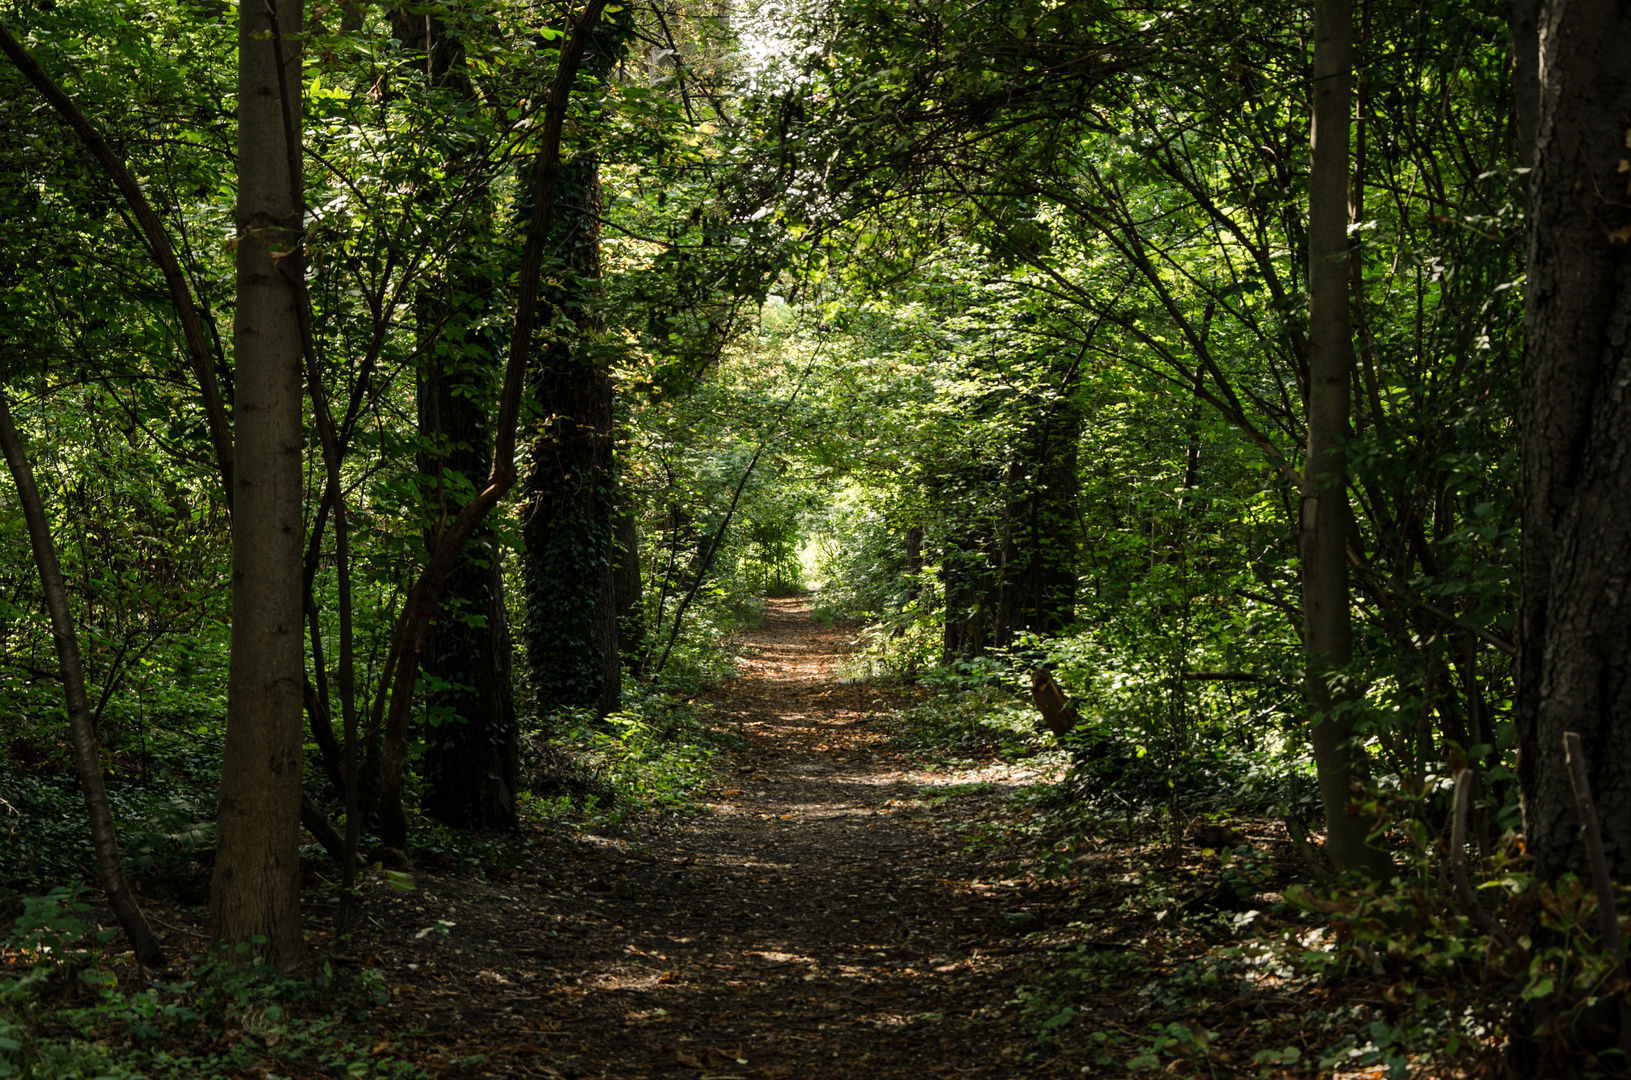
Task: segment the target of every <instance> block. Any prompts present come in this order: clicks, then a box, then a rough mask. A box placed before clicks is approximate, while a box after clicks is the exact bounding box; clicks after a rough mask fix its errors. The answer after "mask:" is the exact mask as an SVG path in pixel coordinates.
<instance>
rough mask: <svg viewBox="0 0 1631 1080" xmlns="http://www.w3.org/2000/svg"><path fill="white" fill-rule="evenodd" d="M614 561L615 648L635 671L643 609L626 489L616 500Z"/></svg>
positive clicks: (642, 639)
mask: <svg viewBox="0 0 1631 1080" xmlns="http://www.w3.org/2000/svg"><path fill="white" fill-rule="evenodd" d="M614 531H615V534H616V540H617V553H616V562H615V563H614V564H613V567H612V584H613V588H614V593H615V595H614V604H613V606H614V608H615V609H616V611H617V651H618V653H620V654H621V655H622V657H623V663H624V665H625V666H627V667H629V668H631V669H632V670H633V671H634V673H635V674H636V675H639V674H640V673H641V672H640V658H641V657H642V656H644V655H645V651H646V609H645V605H644V604H643V603H642V602H641V596H640V582H641V575H640V520H639V518H637V517H636V516H635V513H634V503H633V501H632V500H631V499H630V498H629V496H628V494H627V493H624V494H622V495H621V496H620V497H619V498H618V501H617V524H616V528H615V530H614Z"/></svg>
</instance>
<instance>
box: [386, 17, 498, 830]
mask: <svg viewBox="0 0 1631 1080" xmlns="http://www.w3.org/2000/svg"><path fill="white" fill-rule="evenodd" d="M390 15H391V27H392V31H393V33H395V35H396V36H397V39H398V40H399V41H401V42H402V47H403V49H404V50H406V51H409V52H410V53H411V54H413V60H412V61H411V64H412V66H413V67H415V68H422V70H423V72H424V74H425V76H426V77H427V78H428V80H429V81H430V82H431V83H432V84H433V85H436V86H445V87H448V88H450V89H452V90H454V91H455V92H457V93H458V94H459V95H460V96H461V97H462V98H464V99H465V100H467V101H472V102H474V101H476V100H477V95H476V93H475V90H474V88H473V87H472V86H471V85H470V82H469V80H468V77H467V73H466V67H465V49H464V43H463V42H462V41H461V40H460V38H459V37H458V35H456V34H454V33H451V32H450V31H449V29H448V28H447V27H446V26H445V25H444V24H443V23H442V22H441V20H439V19H437V18H435V17H433V16H428V15H425V16H419V15H409V14H408V13H407V11H406V9H400V8H399V9H396V10H393V11H392V12H391V13H390ZM450 146H452V147H453V149H452V150H451V152H450V157H449V165H450V167H454V168H458V167H460V165H461V162H460V160H459V159H460V158H468V159H471V160H474V159H475V158H477V157H478V156H479V154H480V153H481V152H482V151H483V147H481V146H479V145H468V141H467V144H466V145H464V146H462V147H461V146H460V145H459V144H458V143H457V142H450ZM471 198H472V199H476V200H480V201H482V202H486V201H487V197H486V191H485V189H483V190H480V191H476V192H473V193H472V195H471ZM471 218H472V219H473V220H477V221H483V220H490V215H487V214H481V213H476V214H472V215H471ZM480 240H481V238H480V237H479V235H478V236H477V237H475V238H472V241H471V242H467V243H466V244H465V245H463V246H462V247H461V249H460V251H459V252H457V253H456V254H455V255H454V256H453V257H452V258H451V259H450V260H449V261H450V265H449V267H448V269H447V271H446V273H445V275H444V276H443V278H442V280H441V282H440V283H439V284H440V288H439V289H435V290H427V292H426V293H425V294H424V295H423V296H422V297H421V299H420V302H419V305H418V318H419V323H420V341H421V345H422V346H423V347H424V352H425V359H424V366H423V369H422V373H421V376H420V379H419V386H418V409H419V433H420V437H421V439H422V440H423V445H424V449H423V450H422V452H421V453H420V457H419V471H420V475H421V485H422V487H423V489H424V491H425V496H426V504H427V505H428V506H430V507H431V513H432V520H431V521H430V522H429V532H430V534H431V540H432V542H433V543H434V538H435V534H436V532H437V530H438V529H439V528H440V527H441V526H442V525H443V524H444V523H445V522H447V521H449V520H451V519H452V518H453V517H454V516H456V515H457V514H458V512H459V510H460V508H461V507H463V506H464V504H465V502H466V501H467V500H468V499H469V497H470V495H471V494H472V493H474V491H475V490H476V488H477V487H479V486H480V485H481V484H482V482H483V481H484V480H485V478H486V476H487V471H488V467H489V465H490V463H491V460H492V453H493V438H492V431H491V426H490V424H491V421H490V416H489V412H490V404H491V402H492V400H493V399H494V397H495V396H496V392H497V385H496V384H497V380H498V378H499V372H500V371H501V370H502V360H503V358H502V356H501V352H502V345H501V343H500V337H501V334H500V332H498V330H497V329H496V326H495V325H494V324H493V320H494V315H493V311H492V303H491V300H492V296H493V292H494V281H493V279H494V277H495V274H494V273H493V272H492V268H491V267H490V266H484V265H483V264H482V262H481V258H480V256H481V254H482V252H483V251H484V250H485V249H486V248H487V245H485V244H483V243H481V242H480ZM499 552H500V547H499V544H498V538H497V533H496V531H495V529H494V528H493V526H492V524H491V523H490V522H484V523H483V524H482V525H480V526H478V527H477V529H476V532H475V534H474V535H473V536H471V538H470V540H469V542H468V543H467V544H466V545H465V546H464V548H463V549H462V550H461V552H460V554H459V559H458V564H457V566H455V568H454V569H453V571H452V572H451V573H450V574H449V575H448V579H447V584H446V586H445V589H444V591H443V594H442V602H441V605H440V607H439V608H438V611H437V614H436V617H435V620H434V621H433V622H432V624H431V627H430V630H429V633H428V635H427V637H426V639H425V644H424V653H423V660H422V666H421V680H422V683H423V687H424V693H425V720H426V722H425V725H424V730H423V733H422V735H423V739H424V742H425V747H426V755H425V760H426V767H425V772H426V776H425V779H426V784H427V787H426V792H425V798H424V808H425V810H426V811H428V812H429V813H430V814H431V815H433V816H434V817H436V818H437V819H438V820H440V821H442V822H445V823H446V824H448V825H453V826H457V827H459V828H469V829H481V828H508V827H510V826H513V825H514V824H515V794H516V786H517V783H518V771H519V766H518V761H519V747H518V743H517V732H516V715H515V695H514V691H513V689H512V684H511V680H510V652H511V641H510V630H509V619H508V616H507V614H506V611H505V605H504V577H503V567H502V564H501V561H500V555H499Z"/></svg>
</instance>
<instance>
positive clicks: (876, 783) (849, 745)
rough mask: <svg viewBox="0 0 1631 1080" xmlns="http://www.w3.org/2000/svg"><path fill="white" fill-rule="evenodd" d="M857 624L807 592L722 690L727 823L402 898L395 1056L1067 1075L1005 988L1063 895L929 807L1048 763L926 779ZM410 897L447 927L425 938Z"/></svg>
mask: <svg viewBox="0 0 1631 1080" xmlns="http://www.w3.org/2000/svg"><path fill="white" fill-rule="evenodd" d="M847 638H848V635H847V634H845V633H844V632H843V631H842V630H833V629H825V628H822V627H819V626H817V625H816V624H814V623H813V622H812V621H811V620H810V619H809V616H808V611H807V610H806V609H805V606H804V603H803V601H801V600H798V599H780V600H772V601H770V607H769V611H768V614H767V617H766V619H765V621H764V623H763V625H762V626H761V627H760V628H759V629H758V630H756V631H754V632H752V633H749V634H745V635H742V637H741V638H740V639H739V645H740V646H741V648H742V651H743V654H744V655H743V659H742V662H741V665H742V667H743V675H742V677H741V678H740V679H738V680H735V681H733V682H732V683H731V684H730V685H729V686H728V687H726V688H724V689H722V690H720V691H717V692H716V693H714V694H711V695H709V696H708V697H707V699H706V700H709V702H710V704H711V705H712V706H713V708H714V709H715V710H716V712H717V713H718V714H720V715H721V716H722V717H724V718H726V719H729V720H732V721H734V722H737V723H739V724H740V726H741V729H742V731H743V733H744V734H745V735H746V736H747V738H748V740H749V743H750V749H748V750H747V751H745V752H743V753H740V754H739V755H737V757H736V762H735V770H734V776H733V777H732V778H731V779H730V780H729V786H726V787H723V788H721V789H720V790H719V791H718V792H716V793H715V794H714V796H713V798H714V800H715V801H714V802H713V804H712V805H713V812H712V813H709V814H706V815H701V816H699V817H697V818H694V819H690V820H689V821H687V822H685V823H684V824H680V825H672V824H671V825H669V826H667V827H665V828H664V829H663V830H661V831H660V832H658V833H656V834H654V835H651V836H649V837H643V838H631V837H612V838H606V837H595V836H587V835H580V836H579V837H577V838H576V839H574V840H573V841H572V842H571V843H569V844H568V845H567V846H565V847H564V848H563V847H561V846H559V845H556V844H553V843H550V844H548V845H546V848H545V850H547V851H548V854H547V856H546V858H547V859H548V860H549V865H548V866H543V867H538V868H536V869H535V870H534V873H535V874H536V877H535V878H534V880H533V881H531V882H528V881H527V880H526V878H525V873H526V871H525V870H523V877H522V878H521V879H519V880H518V881H516V882H514V883H511V884H508V885H506V884H503V883H491V884H489V883H471V882H468V881H458V880H456V879H452V878H445V879H440V880H432V879H425V880H423V881H422V891H421V892H420V893H419V894H418V895H414V894H409V895H407V896H405V897H403V898H402V899H401V900H399V901H398V904H400V905H401V908H400V909H399V910H402V909H405V910H402V913H403V914H404V915H405V916H407V918H406V919H405V920H402V921H401V922H400V923H399V924H398V926H396V927H393V928H392V930H393V931H394V932H391V933H389V934H388V935H387V936H388V937H391V938H395V940H396V942H398V943H399V944H398V945H397V947H396V948H395V949H392V948H391V947H390V945H389V944H387V942H385V941H381V944H382V945H386V950H385V951H386V953H387V954H392V953H394V954H395V955H394V956H393V957H392V959H394V960H395V961H396V963H395V964H393V965H390V966H394V967H396V969H397V970H396V971H395V972H393V973H391V974H390V975H388V982H389V983H392V984H394V985H391V986H390V990H391V994H392V1006H393V1007H392V1008H391V1009H389V1010H382V1011H385V1012H388V1013H390V1014H392V1019H393V1020H394V1021H395V1022H394V1023H391V1024H390V1026H391V1027H392V1028H397V1029H399V1025H401V1024H404V1023H417V1024H419V1025H422V1027H421V1030H420V1031H419V1032H417V1033H415V1034H414V1035H412V1036H407V1037H406V1040H405V1041H406V1042H407V1043H408V1044H410V1045H411V1046H412V1050H411V1051H410V1052H409V1055H405V1056H411V1057H412V1058H413V1059H415V1060H417V1061H418V1062H420V1063H421V1064H425V1065H429V1066H430V1067H431V1069H432V1071H433V1073H435V1074H438V1075H449V1076H452V1075H464V1076H470V1075H492V1076H544V1077H564V1078H568V1080H575V1078H582V1077H607V1078H613V1080H633V1078H641V1077H691V1078H715V1080H721V1078H727V1077H731V1078H741V1080H782V1078H788V1080H791V1078H794V1077H797V1078H801V1080H802V1078H805V1077H834V1078H844V1080H852V1078H874V1077H876V1078H897V1077H899V1078H906V1077H913V1078H920V1077H925V1076H930V1077H951V1076H959V1077H967V1076H987V1077H1019V1076H1024V1077H1034V1076H1063V1075H1076V1074H1077V1070H1078V1069H1079V1067H1080V1065H1079V1059H1078V1063H1077V1064H1075V1065H1072V1064H1070V1063H1068V1062H1067V1061H1065V1060H1063V1059H1054V1058H1051V1057H1050V1053H1049V1051H1048V1049H1047V1048H1046V1047H1043V1046H1040V1045H1039V1044H1038V1043H1037V1041H1036V1039H1035V1037H1034V1035H1032V1034H1030V1032H1029V1031H1028V1030H1027V1029H1026V1026H1025V1025H1023V1024H1020V1023H1018V1022H1017V1018H1016V1016H1015V1012H1016V1008H1017V1007H1016V1006H1015V1005H1013V1004H1012V1003H1011V1002H1012V999H1013V998H1014V997H1015V990H1016V987H1017V985H1018V984H1019V982H1020V980H1021V978H1022V975H1023V972H1022V970H1021V967H1020V962H1021V959H1022V957H1023V954H1024V953H1026V952H1028V951H1030V948H1031V946H1029V945H1027V944H1026V943H1025V942H1024V941H1022V940H1021V935H1023V934H1024V933H1025V932H1027V931H1030V930H1033V929H1036V928H1037V927H1039V926H1041V925H1044V924H1048V923H1055V924H1057V923H1059V922H1063V921H1067V920H1068V919H1069V918H1070V917H1071V916H1070V913H1069V909H1068V908H1067V907H1065V906H1064V904H1063V900H1064V897H1063V895H1062V893H1061V892H1059V891H1058V890H1054V889H1052V888H1050V887H1048V886H1046V885H1042V884H1039V883H1036V882H1034V881H1030V882H1028V881H1021V880H1011V879H1006V878H1004V877H1003V876H1002V874H1003V871H1002V868H1001V866H1000V865H992V864H990V863H989V862H988V860H989V859H990V858H991V852H990V850H989V849H987V848H971V847H970V846H969V845H968V844H967V843H966V840H965V834H966V833H967V832H969V831H970V830H972V829H974V828H976V827H977V825H978V814H979V812H980V811H979V809H978V808H977V807H976V806H974V805H972V804H974V803H976V802H977V801H978V800H970V799H961V798H941V799H936V798H933V797H930V798H925V797H924V788H925V786H926V785H935V786H940V785H946V784H968V783H975V782H978V783H985V784H997V785H1006V784H1017V783H1021V782H1025V781H1027V780H1031V779H1034V778H1035V777H1034V771H1033V770H1028V769H1026V768H1024V767H1023V766H1010V765H1003V764H1001V763H991V764H986V765H979V764H971V765H969V766H968V768H967V769H965V770H964V771H962V772H958V773H955V774H948V773H947V772H945V771H936V772H934V773H927V772H924V771H923V770H922V768H921V767H919V766H918V765H916V764H914V763H913V762H911V761H910V760H908V759H907V758H906V757H905V756H904V755H903V754H902V753H900V752H899V751H897V750H896V749H894V748H892V747H891V746H890V744H889V741H888V738H887V736H886V734H885V733H884V732H883V731H882V730H881V726H880V725H879V724H878V723H877V718H878V716H879V715H880V714H881V713H883V712H885V711H886V710H888V709H891V708H894V707H896V706H898V705H899V704H901V702H900V701H897V700H891V699H889V698H886V697H885V696H884V695H883V694H882V693H880V692H879V691H877V690H875V689H873V688H870V687H868V686H867V685H866V684H864V683H846V682H844V681H841V680H840V679H839V678H838V672H837V668H838V666H839V664H840V663H841V661H842V659H843V655H844V653H845V651H846V649H847ZM986 809H989V804H986ZM545 870H547V874H545V873H544V872H543V871H545ZM461 900H462V901H463V903H461V902H460V901H461ZM415 909H417V911H419V912H424V913H425V914H423V915H419V916H417V918H418V920H419V922H420V923H422V922H424V921H427V920H428V919H429V918H431V917H432V916H433V914H434V913H435V912H438V911H441V910H446V911H448V912H449V914H446V915H441V914H434V917H436V918H443V919H447V920H449V921H452V922H453V923H454V924H455V925H454V927H453V928H452V930H451V931H450V932H449V934H448V935H447V936H446V937H445V938H440V937H439V936H438V935H437V934H435V933H432V934H428V935H425V936H423V937H418V936H416V932H415V927H416V925H417V924H416V923H415V922H414V918H415V916H413V915H411V914H410V912H411V911H413V910H415ZM414 954H417V957H416V956H415V955H414ZM409 962H414V964H415V966H414V967H413V968H412V969H408V967H407V964H408V963H409ZM397 979H402V980H404V981H403V982H400V983H397V982H396V980H397ZM452 995H458V996H456V997H455V996H452ZM399 1030H400V1029H399ZM403 1049H404V1050H407V1049H408V1047H407V1046H404V1047H403ZM1039 1051H1040V1053H1039ZM474 1054H481V1055H483V1057H484V1060H481V1061H480V1062H479V1063H478V1062H475V1061H470V1060H469V1059H470V1057H471V1056H472V1055H474ZM461 1059H464V1060H465V1061H468V1064H466V1065H463V1066H462V1067H455V1063H457V1062H460V1060H461ZM442 1065H445V1066H446V1070H445V1071H444V1069H443V1068H441V1067H439V1066H442Z"/></svg>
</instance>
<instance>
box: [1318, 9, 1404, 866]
mask: <svg viewBox="0 0 1631 1080" xmlns="http://www.w3.org/2000/svg"><path fill="white" fill-rule="evenodd" d="M1352 69H1353V17H1352V12H1351V10H1350V7H1349V4H1348V0H1318V2H1317V3H1316V4H1315V5H1314V88H1313V95H1314V117H1313V132H1312V139H1311V142H1312V146H1311V152H1310V165H1309V178H1308V296H1309V315H1308V324H1309V325H1308V373H1309V377H1308V403H1307V410H1308V411H1307V418H1308V456H1307V458H1306V460H1305V461H1304V463H1303V490H1302V503H1301V515H1300V516H1301V571H1302V601H1303V603H1302V608H1303V651H1304V656H1305V667H1306V669H1307V703H1308V713H1309V721H1310V726H1311V731H1310V739H1311V741H1312V743H1313V749H1314V764H1315V769H1316V771H1317V773H1318V775H1319V787H1320V797H1321V801H1322V802H1323V804H1324V807H1325V837H1326V839H1325V850H1326V854H1327V855H1328V856H1329V857H1330V859H1331V863H1332V865H1334V866H1335V867H1336V868H1337V869H1338V870H1366V871H1369V872H1371V873H1375V874H1384V873H1386V870H1387V867H1388V860H1387V857H1386V855H1384V854H1383V853H1382V852H1380V851H1379V850H1377V849H1375V848H1372V847H1370V846H1369V845H1368V844H1367V843H1366V837H1367V835H1368V833H1369V831H1370V826H1371V824H1372V823H1371V821H1370V820H1369V819H1368V818H1363V817H1357V816H1354V815H1351V814H1349V813H1348V803H1349V801H1350V798H1351V794H1352V793H1351V791H1350V790H1349V788H1350V785H1351V783H1352V782H1353V780H1354V779H1355V778H1356V777H1360V776H1363V775H1364V757H1363V750H1362V749H1360V750H1356V749H1355V748H1353V747H1352V746H1350V745H1349V739H1350V737H1351V736H1352V734H1353V719H1352V716H1351V714H1349V715H1344V714H1343V712H1342V711H1341V710H1340V708H1339V706H1341V705H1342V704H1344V703H1345V702H1346V701H1348V700H1349V699H1350V698H1351V694H1350V693H1349V692H1348V690H1347V689H1346V688H1345V687H1343V686H1341V685H1339V684H1337V682H1336V681H1335V680H1336V678H1337V674H1338V673H1339V672H1341V671H1342V669H1343V668H1345V667H1347V665H1348V664H1349V663H1350V662H1351V661H1352V659H1353V624H1352V617H1351V615H1350V613H1349V608H1348V552H1347V537H1348V524H1349V506H1348V487H1347V464H1346V460H1345V457H1344V451H1343V448H1342V446H1343V441H1344V440H1345V439H1346V438H1347V436H1348V433H1349V426H1348V383H1349V380H1350V378H1351V376H1352V373H1353V340H1352V320H1351V318H1350V313H1349V308H1348V303H1349V298H1348V285H1349V283H1348V233H1347V230H1348V146H1349V139H1348V126H1349V114H1350V107H1351V103H1350V100H1349V98H1350V87H1351V85H1352V81H1353V70H1352Z"/></svg>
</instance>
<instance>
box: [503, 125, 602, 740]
mask: <svg viewBox="0 0 1631 1080" xmlns="http://www.w3.org/2000/svg"><path fill="white" fill-rule="evenodd" d="M600 201H601V193H600V169H599V165H598V163H597V162H596V161H595V160H594V158H593V157H592V156H589V155H583V156H580V157H578V158H577V159H576V160H574V161H571V162H569V163H566V164H564V165H563V166H562V168H561V188H560V198H559V200H558V203H559V206H560V210H561V216H560V218H559V221H560V228H559V230H558V231H557V234H556V241H555V249H556V253H557V258H558V259H559V260H560V261H561V263H562V264H563V266H564V269H565V275H564V276H565V279H566V284H564V285H562V286H560V287H558V288H557V289H556V290H555V295H554V296H553V297H552V299H553V300H554V306H555V308H556V310H557V311H559V312H560V313H561V314H562V316H563V318H561V319H559V320H558V322H557V326H558V327H561V326H563V324H564V326H565V327H566V328H567V329H566V332H565V334H564V340H562V339H559V338H558V339H557V340H556V341H555V342H554V343H553V344H552V345H551V346H550V348H549V349H548V350H547V351H546V352H545V353H544V355H543V357H542V363H541V365H540V366H541V368H542V370H541V371H540V372H539V373H538V376H537V379H536V384H535V385H536V391H535V393H536V396H537V401H538V406H539V412H540V414H541V415H543V416H546V417H549V418H550V420H549V422H548V425H547V426H546V428H545V430H544V432H543V433H542V434H541V435H540V436H539V438H538V440H537V443H536V445H535V449H534V451H533V462H534V465H533V471H532V474H531V475H530V476H528V477H527V479H526V485H525V498H526V502H525V505H524V509H523V510H522V521H523V522H524V524H523V525H522V530H521V535H522V539H523V540H524V542H525V545H526V554H525V560H526V561H525V563H524V564H523V567H522V580H523V582H524V583H525V587H526V593H527V600H526V610H527V631H526V633H527V656H528V662H529V665H530V667H531V673H532V685H533V693H534V695H535V698H534V700H535V706H536V708H537V710H538V713H539V715H540V716H543V715H547V714H548V713H550V712H552V711H554V710H556V709H560V708H564V707H572V706H577V707H583V706H588V707H593V708H594V709H595V710H596V711H597V712H598V713H600V714H601V715H605V714H606V713H608V712H610V711H612V710H613V709H615V708H616V707H617V703H618V700H619V698H620V696H621V687H620V685H619V682H620V678H621V663H620V660H619V657H618V620H617V611H616V608H615V605H614V596H615V587H614V583H613V564H614V562H615V557H614V556H615V552H614V550H613V532H614V520H613V519H614V516H615V514H616V495H615V480H614V477H613V457H612V441H613V440H612V426H613V415H612V381H611V376H610V375H608V374H607V372H606V370H605V367H604V365H603V363H602V362H601V361H600V360H599V358H598V357H596V356H595V341H594V335H595V334H596V332H597V331H598V330H599V329H600V326H599V319H598V316H597V315H596V314H595V313H594V311H593V308H592V299H593V296H594V294H595V292H596V291H598V285H597V282H598V279H599V277H600V226H599V216H600V209H601V206H600ZM560 332H561V331H560V330H557V333H560Z"/></svg>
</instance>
